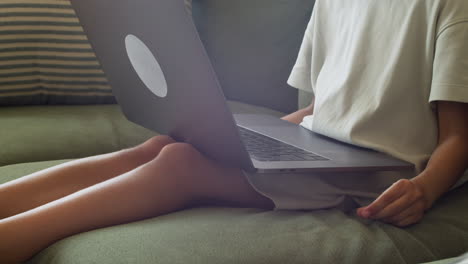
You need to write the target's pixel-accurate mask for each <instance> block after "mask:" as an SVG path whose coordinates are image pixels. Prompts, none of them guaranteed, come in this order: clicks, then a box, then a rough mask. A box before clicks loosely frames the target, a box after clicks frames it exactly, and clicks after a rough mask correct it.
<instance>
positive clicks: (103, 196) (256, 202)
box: [0, 143, 273, 263]
mask: <svg viewBox="0 0 468 264" xmlns="http://www.w3.org/2000/svg"><path fill="white" fill-rule="evenodd" d="M200 201H204V203H205V204H211V202H210V201H213V204H214V203H216V204H226V205H230V206H248V207H258V208H272V206H273V204H272V202H271V201H270V200H269V199H268V198H265V197H264V196H262V195H260V194H258V193H257V192H256V191H254V190H253V189H252V187H251V186H250V185H249V184H248V182H247V181H246V179H245V177H244V176H243V174H242V172H241V170H239V169H235V168H227V167H223V166H220V165H219V164H217V163H215V162H213V161H212V160H210V159H207V158H205V157H204V156H203V155H201V154H200V153H199V152H198V151H196V150H195V149H194V148H193V147H192V146H191V145H188V144H184V143H175V144H170V145H167V146H166V147H164V148H163V149H162V150H161V152H160V154H159V155H158V157H157V158H155V159H154V160H152V161H150V162H148V163H147V164H144V165H142V166H140V167H138V168H137V169H135V170H132V171H130V172H127V173H125V174H123V175H121V176H118V177H115V178H113V179H110V180H107V181H105V182H102V183H99V184H96V185H93V186H91V187H89V188H86V189H84V190H81V191H79V192H76V193H74V194H71V195H69V196H66V197H64V198H61V199H59V200H56V201H53V202H51V203H49V204H47V205H44V206H41V207H38V208H35V209H33V210H30V211H27V212H24V213H22V214H19V215H16V216H13V217H10V218H6V219H3V220H0V262H2V263H5V262H7V261H10V262H14V261H22V260H25V259H28V258H30V257H31V256H33V255H34V254H35V253H37V252H39V251H40V250H41V249H43V248H45V247H47V246H48V245H50V244H51V243H53V242H54V241H57V240H59V239H62V238H64V237H68V236H70V235H73V234H76V233H80V232H84V231H88V230H92V229H96V228H101V227H106V226H110V225H116V224H122V223H127V222H131V221H136V220H140V219H144V218H148V217H154V216H158V215H161V214H167V213H170V212H173V211H176V210H180V209H183V208H186V207H189V206H192V205H193V204H200ZM2 258H3V259H2Z"/></svg>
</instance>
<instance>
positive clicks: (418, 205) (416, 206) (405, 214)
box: [383, 201, 424, 224]
mask: <svg viewBox="0 0 468 264" xmlns="http://www.w3.org/2000/svg"><path fill="white" fill-rule="evenodd" d="M423 213H424V203H422V202H421V201H416V202H414V203H413V204H412V205H411V206H410V207H408V208H406V209H405V210H404V211H402V212H400V213H399V214H396V215H394V216H391V217H388V218H384V219H383V221H384V222H386V223H389V224H397V223H400V222H402V221H403V220H405V219H407V218H410V217H411V216H413V215H416V214H423Z"/></svg>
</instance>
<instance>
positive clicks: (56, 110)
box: [0, 105, 155, 166]
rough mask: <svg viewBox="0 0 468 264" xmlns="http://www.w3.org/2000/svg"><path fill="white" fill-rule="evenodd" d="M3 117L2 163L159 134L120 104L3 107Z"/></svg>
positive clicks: (87, 151)
mask: <svg viewBox="0 0 468 264" xmlns="http://www.w3.org/2000/svg"><path fill="white" fill-rule="evenodd" d="M0 120H1V129H0V140H1V142H2V143H1V148H0V166H1V165H6V164H13V163H23V162H30V161H42V160H55V159H64V158H80V157H85V156H91V155H95V154H99V153H103V152H111V151H115V150H118V149H122V148H126V147H129V146H133V145H136V144H138V143H140V142H142V141H143V140H145V139H147V138H149V137H151V136H152V135H154V134H155V133H153V132H150V131H149V130H146V129H144V128H141V127H139V126H137V125H135V124H133V123H130V122H129V121H127V120H126V119H125V117H124V116H123V115H122V113H121V111H120V108H119V107H118V106H117V105H90V106H29V107H3V108H0Z"/></svg>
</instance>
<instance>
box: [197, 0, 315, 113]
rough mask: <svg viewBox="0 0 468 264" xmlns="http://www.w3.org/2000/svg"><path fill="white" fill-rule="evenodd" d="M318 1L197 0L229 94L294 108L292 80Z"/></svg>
mask: <svg viewBox="0 0 468 264" xmlns="http://www.w3.org/2000/svg"><path fill="white" fill-rule="evenodd" d="M314 3H315V1H314V0H287V1H286V0H276V1H272V0H235V1H233V0H193V17H194V21H195V23H196V25H197V28H198V30H199V32H200V37H201V38H202V41H203V42H204V45H205V47H206V49H207V52H208V55H209V56H210V58H211V60H212V63H213V66H214V68H215V71H216V73H217V75H218V78H219V81H220V83H221V85H222V87H223V90H224V93H225V95H226V97H227V98H228V99H231V100H239V101H242V102H246V103H251V104H255V105H260V106H265V107H269V108H272V109H275V110H279V111H282V112H292V111H295V110H296V109H297V106H298V92H297V90H296V89H294V88H291V87H289V86H288V85H287V83H286V80H287V78H288V77H289V74H290V71H291V69H292V67H293V65H294V63H295V61H296V58H297V53H298V51H299V47H300V44H301V42H302V39H303V34H304V31H305V28H306V26H307V23H308V21H309V19H310V16H311V12H312V9H313V5H314Z"/></svg>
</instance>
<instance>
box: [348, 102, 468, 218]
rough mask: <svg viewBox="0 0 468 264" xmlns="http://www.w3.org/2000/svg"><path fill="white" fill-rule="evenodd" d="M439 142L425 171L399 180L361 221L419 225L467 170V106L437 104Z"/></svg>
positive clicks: (365, 210)
mask: <svg viewBox="0 0 468 264" xmlns="http://www.w3.org/2000/svg"><path fill="white" fill-rule="evenodd" d="M438 118H439V142H438V146H437V148H436V149H435V151H434V152H433V154H432V156H431V159H430V160H429V163H428V165H427V167H426V169H425V170H424V171H423V172H422V173H421V174H419V175H418V176H416V177H415V178H413V179H411V180H400V181H398V182H397V183H395V184H393V185H392V186H391V187H390V188H389V189H387V190H386V191H385V192H384V193H383V194H382V195H381V196H380V197H379V198H377V199H376V200H375V201H374V202H373V203H372V204H370V205H369V206H367V207H363V208H360V209H358V212H357V213H358V215H359V216H361V217H364V218H371V219H378V220H382V221H384V222H387V223H391V224H394V225H397V226H407V225H410V224H414V223H417V222H419V221H420V220H421V219H422V217H423V215H424V211H425V210H427V209H428V208H430V207H431V206H432V204H433V203H434V202H435V201H436V200H437V199H438V198H439V197H440V196H441V195H442V194H444V193H445V192H447V191H448V190H449V189H450V188H451V187H452V186H453V185H454V184H455V183H456V182H457V180H458V179H459V178H460V177H461V176H462V175H463V172H464V171H465V170H466V169H467V168H468V104H467V103H454V102H443V101H440V102H438Z"/></svg>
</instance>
